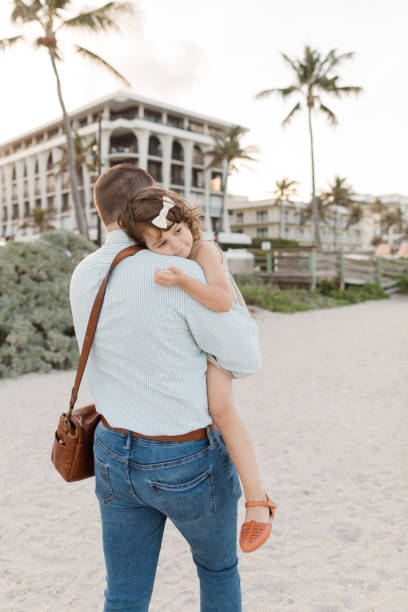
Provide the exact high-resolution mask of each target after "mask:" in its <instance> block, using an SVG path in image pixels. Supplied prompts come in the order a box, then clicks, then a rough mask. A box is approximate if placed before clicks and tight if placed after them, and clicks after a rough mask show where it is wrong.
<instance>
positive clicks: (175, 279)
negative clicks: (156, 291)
mask: <svg viewBox="0 0 408 612" xmlns="http://www.w3.org/2000/svg"><path fill="white" fill-rule="evenodd" d="M183 279H184V273H183V272H182V271H181V270H180V268H176V267H175V266H167V270H160V269H159V268H156V270H155V271H154V282H155V283H157V284H158V285H161V286H162V287H173V286H174V285H180V284H181V283H182V282H183Z"/></svg>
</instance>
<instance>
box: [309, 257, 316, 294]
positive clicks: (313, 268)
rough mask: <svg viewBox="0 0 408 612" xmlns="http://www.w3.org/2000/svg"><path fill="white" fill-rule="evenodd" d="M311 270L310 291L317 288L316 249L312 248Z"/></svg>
mask: <svg viewBox="0 0 408 612" xmlns="http://www.w3.org/2000/svg"><path fill="white" fill-rule="evenodd" d="M309 270H310V276H311V277H312V280H311V282H310V291H314V290H315V289H316V251H315V250H314V249H312V250H311V251H310V255H309Z"/></svg>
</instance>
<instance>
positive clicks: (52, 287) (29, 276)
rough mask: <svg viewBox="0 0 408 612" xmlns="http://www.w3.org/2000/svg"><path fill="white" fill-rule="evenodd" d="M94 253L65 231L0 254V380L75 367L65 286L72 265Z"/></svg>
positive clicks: (15, 244) (13, 246) (13, 244)
mask: <svg viewBox="0 0 408 612" xmlns="http://www.w3.org/2000/svg"><path fill="white" fill-rule="evenodd" d="M95 249H96V247H95V245H94V244H93V243H92V242H89V241H88V240H86V238H84V237H83V236H79V235H77V234H75V233H73V232H65V231H54V232H47V233H44V234H42V235H41V238H39V239H37V240H33V241H32V242H8V243H7V244H6V246H4V247H2V248H1V249H0V277H1V283H0V378H5V377H9V376H20V375H21V374H26V373H28V372H48V371H50V370H51V369H58V370H60V369H66V368H75V367H76V365H77V361H78V346H77V342H76V339H75V333H74V326H73V323H72V316H71V310H70V306H69V283H70V279H71V276H72V272H73V270H74V268H75V266H76V265H77V263H78V262H79V261H81V260H82V259H83V258H84V257H85V255H87V254H89V253H91V252H93V251H94V250H95Z"/></svg>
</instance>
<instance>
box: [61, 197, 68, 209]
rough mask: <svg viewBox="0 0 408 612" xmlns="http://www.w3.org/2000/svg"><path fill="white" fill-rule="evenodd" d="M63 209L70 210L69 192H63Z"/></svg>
mask: <svg viewBox="0 0 408 612" xmlns="http://www.w3.org/2000/svg"><path fill="white" fill-rule="evenodd" d="M61 210H62V211H63V212H65V211H67V210H69V194H68V193H63V194H62V208H61Z"/></svg>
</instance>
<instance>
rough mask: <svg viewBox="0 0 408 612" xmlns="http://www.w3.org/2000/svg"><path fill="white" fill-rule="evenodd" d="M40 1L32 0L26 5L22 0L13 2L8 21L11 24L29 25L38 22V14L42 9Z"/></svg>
mask: <svg viewBox="0 0 408 612" xmlns="http://www.w3.org/2000/svg"><path fill="white" fill-rule="evenodd" d="M42 8H43V7H42V3H41V1H40V0H33V2H31V3H30V4H26V3H25V2H23V1H22V0H14V8H13V10H12V12H11V16H10V20H11V22H12V23H29V22H30V21H37V20H38V12H39V11H40V10H41V9H42Z"/></svg>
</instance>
